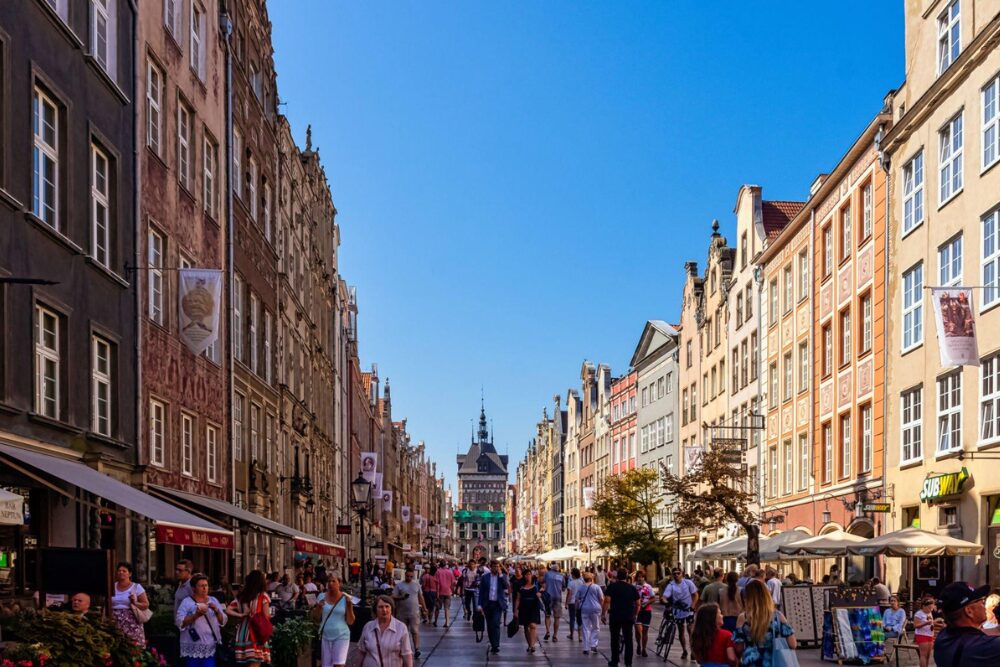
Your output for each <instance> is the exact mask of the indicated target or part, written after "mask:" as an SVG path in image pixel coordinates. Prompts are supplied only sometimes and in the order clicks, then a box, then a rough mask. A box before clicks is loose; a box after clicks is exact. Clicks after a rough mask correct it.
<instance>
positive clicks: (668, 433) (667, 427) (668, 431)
mask: <svg viewBox="0 0 1000 667" xmlns="http://www.w3.org/2000/svg"><path fill="white" fill-rule="evenodd" d="M663 424H664V438H666V440H665V442H673V441H674V415H673V414H669V415H667V416H666V417H664V418H663Z"/></svg>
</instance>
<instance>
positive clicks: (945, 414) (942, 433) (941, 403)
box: [937, 371, 962, 452]
mask: <svg viewBox="0 0 1000 667" xmlns="http://www.w3.org/2000/svg"><path fill="white" fill-rule="evenodd" d="M937 385H938V452H947V451H951V450H955V449H961V448H962V374H961V373H960V372H958V371H955V372H953V373H949V374H948V375H945V376H944V377H941V378H938V381H937Z"/></svg>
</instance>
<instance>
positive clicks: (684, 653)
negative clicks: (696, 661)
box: [681, 651, 688, 660]
mask: <svg viewBox="0 0 1000 667" xmlns="http://www.w3.org/2000/svg"><path fill="white" fill-rule="evenodd" d="M687 659H688V652H687V651H681V660H687Z"/></svg>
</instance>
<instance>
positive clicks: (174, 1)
mask: <svg viewBox="0 0 1000 667" xmlns="http://www.w3.org/2000/svg"><path fill="white" fill-rule="evenodd" d="M183 2H184V0H163V25H165V26H166V28H167V30H168V31H169V32H170V34H172V35H173V36H174V39H177V37H178V36H179V35H180V34H181V7H182V5H183Z"/></svg>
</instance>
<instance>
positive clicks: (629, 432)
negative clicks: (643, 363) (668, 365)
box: [611, 366, 677, 475]
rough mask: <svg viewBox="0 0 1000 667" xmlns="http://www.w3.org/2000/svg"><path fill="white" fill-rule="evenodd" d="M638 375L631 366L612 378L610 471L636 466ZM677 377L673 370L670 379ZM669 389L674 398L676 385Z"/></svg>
mask: <svg viewBox="0 0 1000 667" xmlns="http://www.w3.org/2000/svg"><path fill="white" fill-rule="evenodd" d="M633 368H634V366H633ZM637 378H638V374H637V373H636V371H635V370H630V371H629V372H628V373H626V374H625V375H622V376H620V377H617V378H615V379H613V380H612V381H611V474H612V475H617V474H619V473H622V472H626V471H628V470H634V469H635V467H636V430H637V429H636V413H637V412H638V403H637V401H636V399H637V397H638V393H639V390H638V386H639V385H638V379H637ZM676 378H677V374H676V372H675V373H674V375H673V379H675V380H676ZM672 391H673V392H674V400H675V401H676V396H677V391H676V388H672ZM664 428H666V426H665V425H664Z"/></svg>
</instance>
